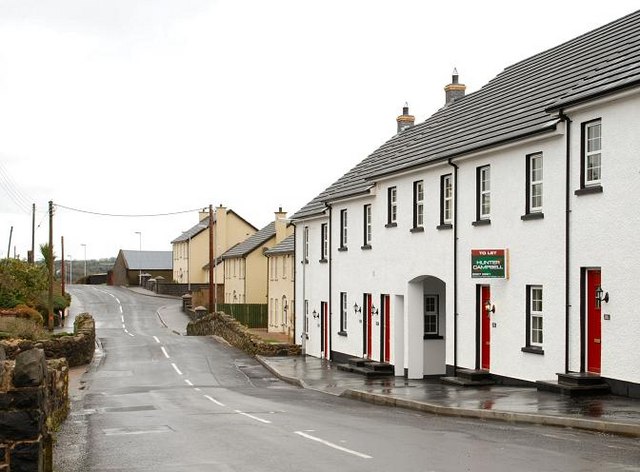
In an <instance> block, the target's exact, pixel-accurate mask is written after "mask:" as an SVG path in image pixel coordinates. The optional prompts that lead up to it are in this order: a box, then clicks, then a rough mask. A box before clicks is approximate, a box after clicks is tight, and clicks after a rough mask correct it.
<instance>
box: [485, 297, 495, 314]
mask: <svg viewBox="0 0 640 472" xmlns="http://www.w3.org/2000/svg"><path fill="white" fill-rule="evenodd" d="M484 309H485V311H486V312H487V313H495V312H496V306H495V305H493V304H492V303H491V300H487V303H485V304H484Z"/></svg>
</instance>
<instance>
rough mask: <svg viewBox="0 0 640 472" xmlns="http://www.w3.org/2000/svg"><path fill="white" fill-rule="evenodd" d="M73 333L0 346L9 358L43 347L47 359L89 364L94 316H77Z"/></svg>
mask: <svg viewBox="0 0 640 472" xmlns="http://www.w3.org/2000/svg"><path fill="white" fill-rule="evenodd" d="M73 333H74V334H73V336H59V337H54V338H51V339H42V340H38V341H31V340H27V339H3V340H0V347H3V348H4V350H5V352H6V356H7V358H8V359H15V358H16V356H17V355H18V354H20V353H21V352H25V351H29V350H31V349H33V348H36V349H42V350H43V351H44V354H45V356H46V358H47V359H59V358H62V357H64V358H66V359H67V362H68V364H69V366H70V367H75V366H79V365H84V364H88V363H89V362H91V359H92V358H93V351H94V350H95V343H96V327H95V322H94V320H93V317H92V316H91V315H89V314H88V313H83V314H81V315H78V316H76V320H75V322H74V324H73ZM0 472H1V471H0Z"/></svg>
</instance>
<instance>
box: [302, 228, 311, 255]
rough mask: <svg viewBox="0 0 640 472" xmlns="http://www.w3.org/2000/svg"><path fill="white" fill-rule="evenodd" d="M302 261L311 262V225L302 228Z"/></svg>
mask: <svg viewBox="0 0 640 472" xmlns="http://www.w3.org/2000/svg"><path fill="white" fill-rule="evenodd" d="M302 262H303V264H306V263H308V262H309V227H308V226H305V227H304V228H303V230H302Z"/></svg>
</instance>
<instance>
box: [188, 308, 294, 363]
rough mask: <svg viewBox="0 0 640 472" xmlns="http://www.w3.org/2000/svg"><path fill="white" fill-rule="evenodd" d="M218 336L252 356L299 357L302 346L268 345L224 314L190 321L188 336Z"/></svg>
mask: <svg viewBox="0 0 640 472" xmlns="http://www.w3.org/2000/svg"><path fill="white" fill-rule="evenodd" d="M210 335H217V336H221V337H222V338H224V339H226V340H227V341H228V342H229V344H231V345H232V346H235V347H237V348H238V349H242V350H243V351H245V352H246V353H248V354H251V355H254V356H255V355H260V356H298V355H300V346H298V345H295V344H281V343H266V342H264V341H263V340H262V339H260V338H259V337H257V336H254V335H253V334H251V333H250V332H249V331H248V330H247V328H246V327H245V326H244V325H242V324H241V323H239V322H238V321H236V320H235V319H234V318H233V317H231V316H229V315H226V314H224V313H220V312H218V313H211V314H208V315H205V316H203V317H202V318H200V319H197V320H193V321H190V322H189V324H188V325H187V336H210Z"/></svg>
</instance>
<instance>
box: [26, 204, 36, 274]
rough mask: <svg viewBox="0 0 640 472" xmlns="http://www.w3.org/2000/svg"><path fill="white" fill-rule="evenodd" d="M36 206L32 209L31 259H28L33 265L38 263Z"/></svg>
mask: <svg viewBox="0 0 640 472" xmlns="http://www.w3.org/2000/svg"><path fill="white" fill-rule="evenodd" d="M35 250H36V204H35V203H34V204H33V205H32V207H31V257H27V260H28V261H29V262H30V263H31V264H35V262H36V253H35Z"/></svg>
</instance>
